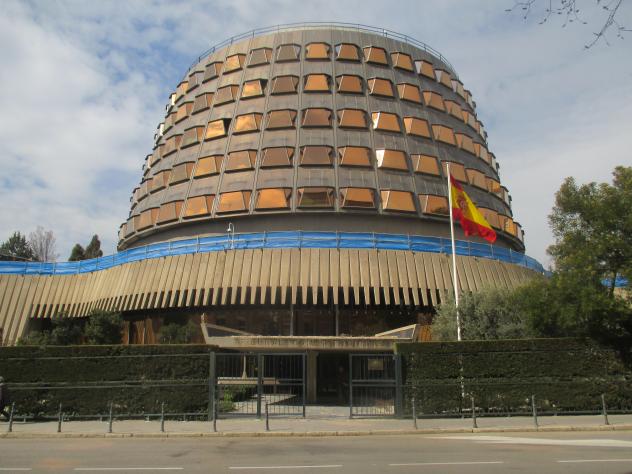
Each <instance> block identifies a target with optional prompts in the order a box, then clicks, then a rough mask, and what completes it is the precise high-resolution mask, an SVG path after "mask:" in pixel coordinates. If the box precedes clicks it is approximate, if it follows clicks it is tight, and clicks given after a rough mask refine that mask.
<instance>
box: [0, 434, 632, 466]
mask: <svg viewBox="0 0 632 474" xmlns="http://www.w3.org/2000/svg"><path fill="white" fill-rule="evenodd" d="M0 471H3V472H33V473H37V472H66V473H79V472H104V473H107V472H116V473H120V472H130V473H138V472H175V473H178V472H204V473H244V474H248V473H260V472H283V473H306V472H308V473H316V474H320V473H323V474H329V473H332V474H336V473H361V474H369V473H401V474H407V473H412V472H415V473H426V472H433V473H434V472H437V473H459V474H463V473H466V474H467V473H473V474H474V473H486V474H488V473H489V474H493V473H504V472H529V473H557V472H573V473H596V472H598V473H599V474H607V473H632V432H618V433H613V432H583V433H572V432H570V433H546V434H545V433H542V434H539V433H524V434H521V433H510V434H508V433H505V434H497V435H495V434H485V435H481V434H473V435H447V434H446V435H408V436H363V437H359V436H358V437H354V436H348V437H320V438H167V439H134V438H123V439H120V438H119V439H106V438H97V439H77V438H67V439H63V438H59V439H11V438H6V439H0Z"/></svg>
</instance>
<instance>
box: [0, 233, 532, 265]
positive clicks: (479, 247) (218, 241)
mask: <svg viewBox="0 0 632 474" xmlns="http://www.w3.org/2000/svg"><path fill="white" fill-rule="evenodd" d="M455 246H456V254H457V255H464V256H471V257H481V258H489V259H493V260H500V261H502V262H509V263H515V264H517V265H521V266H523V267H527V268H530V269H532V270H535V271H538V272H540V273H544V268H543V267H542V265H540V263H539V262H538V261H537V260H535V259H533V258H531V257H528V256H527V255H524V254H522V253H520V252H514V251H513V250H510V249H506V248H503V247H497V246H494V245H489V244H482V243H477V242H467V241H463V240H457V241H456V242H455ZM231 248H232V249H261V248H329V249H335V248H349V249H384V250H412V251H413V252H433V253H445V254H451V253H452V246H451V244H450V239H444V238H442V237H428V236H421V235H397V234H374V233H370V232H364V233H351V232H303V231H292V232H260V233H252V234H236V235H234V237H231V236H230V235H218V236H214V237H202V238H198V239H186V240H174V241H171V242H161V243H157V244H151V245H146V246H144V247H137V248H133V249H128V250H123V251H122V252H118V253H116V254H114V255H108V256H105V257H99V258H94V259H91V260H82V261H80V262H59V263H43V262H0V274H17V275H70V274H74V273H89V272H94V271H98V270H104V269H106V268H111V267H114V266H117V265H122V264H124V263H128V262H135V261H138V260H145V259H149V258H159V257H167V256H170V255H183V254H191V253H199V252H218V251H223V250H228V249H231Z"/></svg>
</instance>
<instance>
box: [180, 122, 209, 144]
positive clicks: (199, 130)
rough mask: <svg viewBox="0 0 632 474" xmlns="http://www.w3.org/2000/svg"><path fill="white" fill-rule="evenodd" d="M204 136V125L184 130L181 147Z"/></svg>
mask: <svg viewBox="0 0 632 474" xmlns="http://www.w3.org/2000/svg"><path fill="white" fill-rule="evenodd" d="M202 138H204V127H203V126H202V127H193V128H189V129H187V130H185V131H184V135H183V137H182V148H186V147H188V146H191V145H195V144H196V143H200V142H201V141H202Z"/></svg>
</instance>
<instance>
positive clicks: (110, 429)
mask: <svg viewBox="0 0 632 474" xmlns="http://www.w3.org/2000/svg"><path fill="white" fill-rule="evenodd" d="M113 405H114V403H113V402H110V414H109V416H108V433H111V432H112V410H113Z"/></svg>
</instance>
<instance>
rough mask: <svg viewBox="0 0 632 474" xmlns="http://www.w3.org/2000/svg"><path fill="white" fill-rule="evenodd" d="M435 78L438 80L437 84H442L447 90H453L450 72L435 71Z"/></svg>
mask: <svg viewBox="0 0 632 474" xmlns="http://www.w3.org/2000/svg"><path fill="white" fill-rule="evenodd" d="M435 77H436V78H437V82H440V83H441V84H443V85H444V86H446V87H447V88H449V89H452V78H451V77H450V73H449V72H447V71H444V70H443V69H435Z"/></svg>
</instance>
